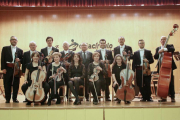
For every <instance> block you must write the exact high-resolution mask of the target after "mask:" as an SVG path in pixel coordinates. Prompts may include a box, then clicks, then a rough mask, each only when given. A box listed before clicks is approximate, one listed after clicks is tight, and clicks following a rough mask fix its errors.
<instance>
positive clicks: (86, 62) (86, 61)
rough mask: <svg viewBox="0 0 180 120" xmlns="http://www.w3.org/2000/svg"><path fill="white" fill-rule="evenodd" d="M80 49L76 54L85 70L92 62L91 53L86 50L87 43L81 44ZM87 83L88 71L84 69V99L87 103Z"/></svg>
mask: <svg viewBox="0 0 180 120" xmlns="http://www.w3.org/2000/svg"><path fill="white" fill-rule="evenodd" d="M81 49H82V51H80V52H78V53H79V55H80V56H81V58H82V62H83V64H84V65H85V68H88V65H89V64H90V63H91V62H93V59H92V53H91V52H89V51H88V50H87V49H88V45H87V43H82V44H81ZM88 83H89V80H88V69H85V97H86V101H89V85H88ZM81 92H82V91H81Z"/></svg>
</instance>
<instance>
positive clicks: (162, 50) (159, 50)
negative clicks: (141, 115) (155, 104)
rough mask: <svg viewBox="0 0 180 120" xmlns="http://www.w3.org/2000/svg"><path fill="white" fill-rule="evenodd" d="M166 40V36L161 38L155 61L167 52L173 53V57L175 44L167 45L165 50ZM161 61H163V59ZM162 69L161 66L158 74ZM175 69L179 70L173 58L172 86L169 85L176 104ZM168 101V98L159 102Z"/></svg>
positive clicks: (172, 98) (172, 99)
mask: <svg viewBox="0 0 180 120" xmlns="http://www.w3.org/2000/svg"><path fill="white" fill-rule="evenodd" d="M166 39H167V37H166V36H162V37H161V40H160V42H161V46H160V47H157V48H156V53H155V55H154V59H158V58H159V54H162V56H163V53H164V52H165V51H167V52H171V53H172V55H173V53H174V51H175V48H174V45H173V44H171V45H167V46H166V48H164V44H165V42H166ZM160 61H162V59H161V60H160ZM158 66H159V63H158ZM160 67H161V66H159V67H158V69H157V70H158V73H159V68H160ZM175 69H177V67H176V64H175V62H174V59H173V57H172V72H171V81H170V85H169V94H170V97H171V102H175V91H174V76H173V70H175ZM166 101H167V98H161V100H159V102H166Z"/></svg>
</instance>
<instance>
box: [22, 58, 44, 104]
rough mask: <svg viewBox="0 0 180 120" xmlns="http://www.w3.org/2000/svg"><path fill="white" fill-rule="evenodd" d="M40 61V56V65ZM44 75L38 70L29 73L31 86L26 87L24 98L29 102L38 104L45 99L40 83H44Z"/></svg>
mask: <svg viewBox="0 0 180 120" xmlns="http://www.w3.org/2000/svg"><path fill="white" fill-rule="evenodd" d="M41 62H42V59H41V56H40V65H41ZM45 77H46V74H45V72H44V71H42V70H40V69H38V70H35V71H33V72H32V73H31V80H32V83H31V86H29V87H28V89H27V91H26V93H25V96H26V99H27V100H28V101H29V102H34V103H39V102H41V101H43V100H44V99H45V92H44V88H43V87H42V83H43V82H44V80H45Z"/></svg>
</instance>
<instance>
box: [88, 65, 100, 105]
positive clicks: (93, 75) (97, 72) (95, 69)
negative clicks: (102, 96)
mask: <svg viewBox="0 0 180 120" xmlns="http://www.w3.org/2000/svg"><path fill="white" fill-rule="evenodd" d="M97 67H98V66H96V67H95V68H94V69H93V74H92V75H91V76H90V79H93V81H92V83H93V86H94V90H95V93H96V97H97V101H98V102H99V99H98V95H97V90H96V87H95V85H94V81H97V80H99V76H98V74H99V72H100V70H97Z"/></svg>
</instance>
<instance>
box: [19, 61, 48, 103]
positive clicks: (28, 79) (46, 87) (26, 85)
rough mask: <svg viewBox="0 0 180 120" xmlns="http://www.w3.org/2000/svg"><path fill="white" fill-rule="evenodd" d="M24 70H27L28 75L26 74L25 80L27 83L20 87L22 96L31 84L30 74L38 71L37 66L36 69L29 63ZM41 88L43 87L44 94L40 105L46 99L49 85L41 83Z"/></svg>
mask: <svg viewBox="0 0 180 120" xmlns="http://www.w3.org/2000/svg"><path fill="white" fill-rule="evenodd" d="M26 69H28V70H29V74H28V78H27V81H28V82H27V83H26V84H23V85H22V87H21V89H22V91H23V93H24V95H25V93H26V91H27V89H28V87H29V86H31V83H32V80H31V74H32V72H33V71H35V70H38V66H37V67H33V64H32V62H31V63H28V64H27V68H26ZM42 86H43V88H44V92H45V99H44V100H43V101H42V102H41V103H44V102H45V101H46V99H47V93H48V92H49V84H48V83H47V82H43V83H42Z"/></svg>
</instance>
